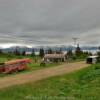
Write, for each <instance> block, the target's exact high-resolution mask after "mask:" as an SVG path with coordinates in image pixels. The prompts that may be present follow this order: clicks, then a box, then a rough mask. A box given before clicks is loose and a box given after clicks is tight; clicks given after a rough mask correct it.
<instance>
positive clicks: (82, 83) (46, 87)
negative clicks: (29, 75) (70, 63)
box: [0, 64, 100, 100]
mask: <svg viewBox="0 0 100 100" xmlns="http://www.w3.org/2000/svg"><path fill="white" fill-rule="evenodd" d="M0 100H100V64H96V65H92V66H90V67H88V68H85V69H82V70H80V71H76V72H74V73H71V74H66V75H63V76H56V77H51V78H48V79H45V80H41V81H38V82H35V83H28V84H24V85H19V86H13V87H9V88H5V89H2V90H0Z"/></svg>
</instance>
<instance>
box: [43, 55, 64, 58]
mask: <svg viewBox="0 0 100 100" xmlns="http://www.w3.org/2000/svg"><path fill="white" fill-rule="evenodd" d="M64 57H65V54H45V56H44V58H64Z"/></svg>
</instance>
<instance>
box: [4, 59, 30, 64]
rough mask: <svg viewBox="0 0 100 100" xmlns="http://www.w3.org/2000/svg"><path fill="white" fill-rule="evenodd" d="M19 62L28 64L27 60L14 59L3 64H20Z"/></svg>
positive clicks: (28, 60)
mask: <svg viewBox="0 0 100 100" xmlns="http://www.w3.org/2000/svg"><path fill="white" fill-rule="evenodd" d="M20 62H30V59H29V58H24V59H16V60H11V61H7V62H5V64H15V63H20Z"/></svg>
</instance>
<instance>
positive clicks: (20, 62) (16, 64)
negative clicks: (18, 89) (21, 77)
mask: <svg viewBox="0 0 100 100" xmlns="http://www.w3.org/2000/svg"><path fill="white" fill-rule="evenodd" d="M30 62H31V61H30V59H28V58H25V59H17V60H11V61H8V62H5V63H1V64H0V72H1V73H12V72H16V71H21V70H25V69H26V68H27V64H28V63H30Z"/></svg>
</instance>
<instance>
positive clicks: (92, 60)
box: [86, 56, 99, 64]
mask: <svg viewBox="0 0 100 100" xmlns="http://www.w3.org/2000/svg"><path fill="white" fill-rule="evenodd" d="M98 58H99V57H98V56H89V57H87V59H86V62H87V63H88V64H95V63H97V62H98Z"/></svg>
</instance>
